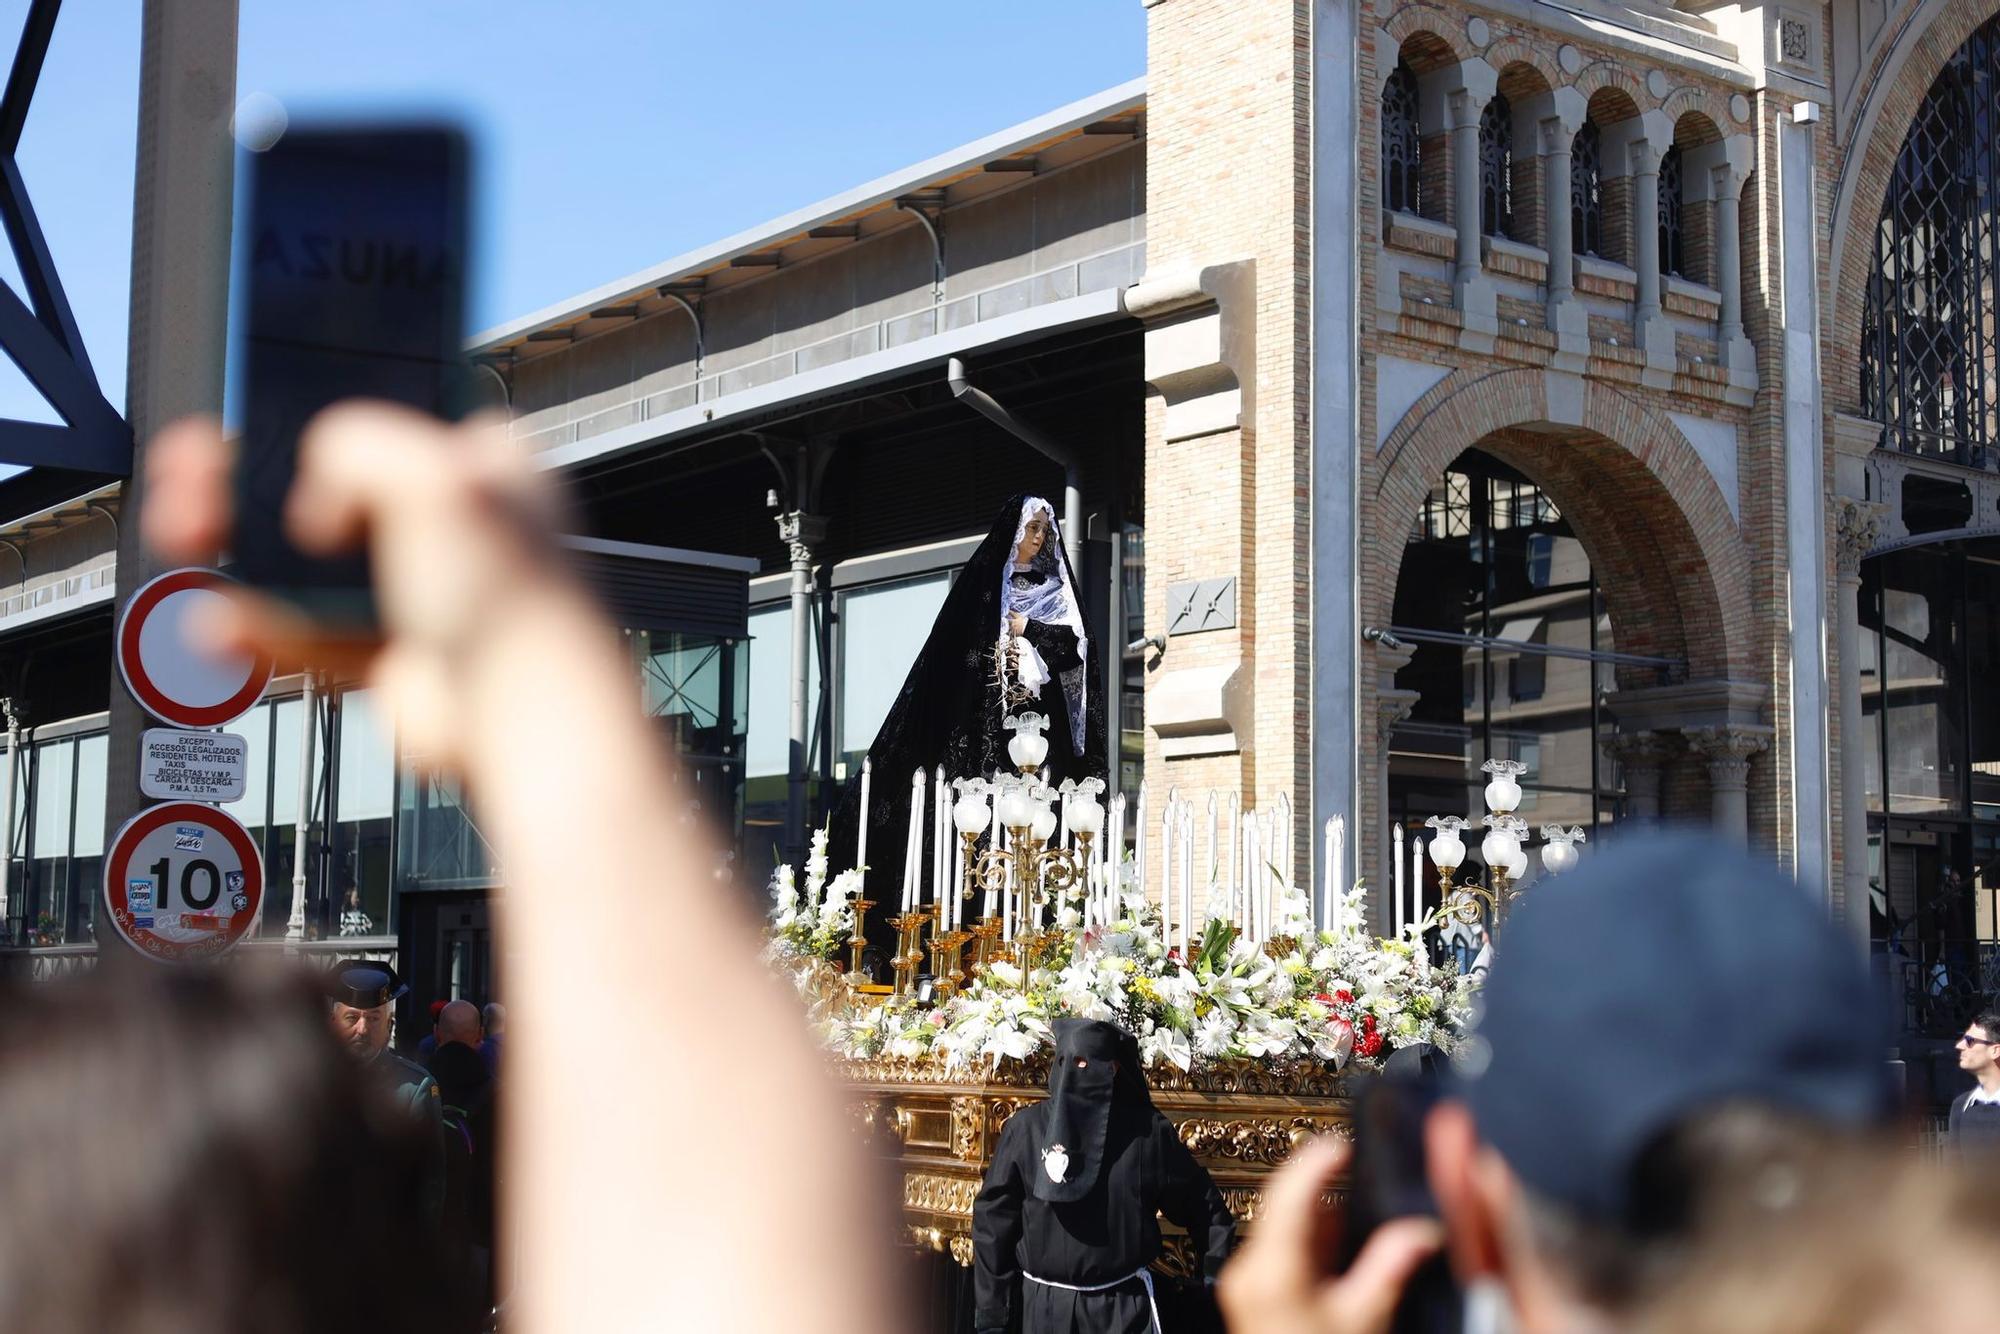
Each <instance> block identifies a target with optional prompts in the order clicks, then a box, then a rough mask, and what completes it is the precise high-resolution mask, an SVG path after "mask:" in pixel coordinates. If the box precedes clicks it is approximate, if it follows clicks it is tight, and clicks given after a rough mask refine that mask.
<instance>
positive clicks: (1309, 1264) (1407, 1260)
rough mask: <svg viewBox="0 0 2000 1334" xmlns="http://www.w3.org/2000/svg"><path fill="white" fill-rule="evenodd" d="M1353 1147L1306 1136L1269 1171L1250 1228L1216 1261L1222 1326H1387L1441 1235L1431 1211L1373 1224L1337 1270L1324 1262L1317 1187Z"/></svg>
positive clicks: (1322, 1332) (1378, 1330)
mask: <svg viewBox="0 0 2000 1334" xmlns="http://www.w3.org/2000/svg"><path fill="white" fill-rule="evenodd" d="M1352 1152H1353V1149H1352V1148H1351V1146H1349V1145H1348V1144H1346V1143H1345V1142H1342V1141H1338V1140H1331V1139H1321V1140H1315V1141H1313V1142H1312V1143H1311V1144H1308V1145H1306V1146H1304V1147H1303V1148H1301V1149H1300V1150H1299V1151H1298V1152H1296V1153H1294V1154H1293V1155H1292V1159H1291V1161H1290V1162H1289V1163H1287V1164H1286V1165H1285V1167H1284V1168H1283V1169H1282V1170H1281V1171H1279V1172H1278V1173H1277V1174H1276V1175H1274V1176H1273V1177H1272V1178H1271V1183H1270V1185H1269V1186H1268V1187H1267V1188H1266V1189H1265V1191H1264V1199H1263V1203H1262V1205H1261V1206H1260V1207H1259V1209H1258V1212H1257V1223H1256V1227H1255V1228H1254V1229H1253V1230H1252V1231H1251V1233H1250V1239H1249V1240H1248V1241H1247V1242H1245V1243H1244V1245H1243V1248H1242V1249H1241V1250H1239V1251H1238V1252H1237V1253H1236V1255H1235V1257H1234V1258H1233V1259H1231V1260H1230V1262H1229V1263H1228V1264H1227V1265H1225V1266H1224V1267H1223V1270H1222V1277H1221V1279H1220V1280H1219V1281H1218V1283H1217V1285H1216V1297H1217V1300H1218V1301H1219V1302H1220V1303H1221V1306H1222V1314H1223V1317H1224V1319H1225V1320H1226V1322H1227V1323H1228V1326H1229V1331H1230V1334H1387V1331H1388V1329H1389V1321H1390V1319H1391V1317H1392V1316H1393V1315H1394V1314H1395V1310H1396V1303H1397V1302H1398V1301H1399V1300H1400V1299H1401V1298H1402V1295H1403V1288H1404V1287H1405V1285H1407V1284H1408V1283H1409V1281H1410V1275H1412V1274H1413V1273H1415V1272H1416V1270H1417V1266H1419V1265H1420V1264H1422V1263H1423V1262H1424V1261H1425V1260H1426V1259H1428V1258H1429V1257H1430V1256H1431V1254H1432V1253H1433V1252H1435V1251H1436V1250H1437V1249H1438V1247H1439V1245H1441V1244H1442V1242H1443V1240H1444V1233H1443V1229H1442V1228H1440V1227H1439V1225H1438V1224H1437V1223H1436V1222H1435V1221H1434V1220H1431V1219H1423V1218H1402V1219H1398V1220H1396V1221H1395V1222H1393V1223H1390V1224H1389V1225H1388V1226H1386V1227H1384V1228H1381V1229H1380V1230H1379V1231H1377V1232H1376V1233H1375V1235H1374V1236H1373V1237H1371V1238H1369V1240H1368V1244H1367V1245H1366V1246H1364V1247H1363V1248H1362V1250H1361V1254H1360V1255H1359V1256H1358V1257H1357V1258H1356V1259H1355V1261H1354V1265H1353V1267H1352V1268H1350V1269H1349V1270H1348V1271H1347V1272H1346V1273H1345V1274H1330V1273H1328V1272H1327V1271H1326V1269H1325V1267H1324V1263H1323V1259H1324V1256H1325V1255H1326V1254H1327V1253H1328V1251H1329V1249H1330V1247H1329V1246H1328V1245H1327V1243H1328V1241H1329V1240H1330V1238H1329V1236H1328V1234H1329V1231H1330V1230H1332V1226H1333V1225H1337V1221H1338V1220H1337V1218H1330V1217H1329V1215H1328V1211H1327V1209H1326V1208H1325V1206H1324V1205H1322V1204H1321V1203H1320V1196H1321V1195H1322V1193H1324V1192H1325V1191H1326V1189H1327V1188H1328V1187H1329V1186H1330V1185H1331V1184H1332V1182H1333V1179H1334V1177H1336V1176H1337V1175H1338V1174H1339V1173H1340V1171H1341V1169H1342V1168H1344V1167H1345V1166H1346V1165H1347V1160H1348V1157H1349V1155H1350V1154H1352Z"/></svg>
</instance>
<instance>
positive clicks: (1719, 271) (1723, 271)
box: [1709, 167, 1743, 348]
mask: <svg viewBox="0 0 2000 1334" xmlns="http://www.w3.org/2000/svg"><path fill="white" fill-rule="evenodd" d="M1709 189H1710V190H1711V192H1713V194H1714V196H1715V288H1716V290H1717V291H1718V292H1720V293H1721V294H1722V314H1721V318H1720V319H1718V320H1717V322H1716V341H1717V342H1719V343H1721V344H1722V345H1723V347H1724V348H1728V347H1729V345H1730V344H1732V343H1736V342H1740V341H1742V338H1743V250H1742V246H1743V224H1742V219H1741V216H1740V215H1741V213H1742V203H1743V201H1742V192H1743V177H1742V175H1741V174H1740V173H1738V172H1736V171H1734V170H1733V169H1731V168H1729V167H1717V168H1715V170H1714V171H1712V172H1711V173H1710V174H1709Z"/></svg>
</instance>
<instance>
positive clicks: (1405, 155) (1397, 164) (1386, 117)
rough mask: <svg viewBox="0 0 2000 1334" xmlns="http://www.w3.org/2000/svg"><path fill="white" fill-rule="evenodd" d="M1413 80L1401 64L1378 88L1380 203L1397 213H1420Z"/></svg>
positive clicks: (1420, 192)
mask: <svg viewBox="0 0 2000 1334" xmlns="http://www.w3.org/2000/svg"><path fill="white" fill-rule="evenodd" d="M1421 153H1422V148H1421V146H1420V136H1419V134H1418V125H1417V76H1416V75H1414V74H1412V73H1411V72H1410V67H1409V66H1408V65H1405V64H1403V63H1402V62H1401V61H1398V62H1396V68H1395V71H1394V72H1393V73H1392V74H1390V75H1389V80H1388V82H1387V83H1385V84H1383V85H1382V199H1383V202H1384V203H1385V204H1387V205H1388V207H1389V208H1391V209H1394V210H1395V211H1396V212H1398V213H1422V212H1423V206H1422V195H1423V173H1422V171H1421V170H1420V166H1421V164H1420V162H1419V157H1420V155H1421Z"/></svg>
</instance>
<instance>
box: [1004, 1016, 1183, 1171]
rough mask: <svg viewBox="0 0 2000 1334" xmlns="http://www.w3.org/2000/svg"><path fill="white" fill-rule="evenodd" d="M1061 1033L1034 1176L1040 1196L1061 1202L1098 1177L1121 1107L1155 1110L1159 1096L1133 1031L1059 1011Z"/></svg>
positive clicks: (1056, 1030)
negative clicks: (1152, 1090)
mask: <svg viewBox="0 0 2000 1334" xmlns="http://www.w3.org/2000/svg"><path fill="white" fill-rule="evenodd" d="M1055 1034H1056V1054H1055V1058H1054V1061H1053V1063H1052V1064H1051V1065H1050V1066H1049V1102H1048V1110H1047V1111H1046V1112H1045V1113H1044V1114H1043V1117H1042V1134H1041V1140H1040V1142H1039V1143H1038V1144H1036V1145H1035V1171H1034V1173H1033V1177H1034V1191H1035V1197H1036V1198H1037V1199H1042V1200H1048V1201H1051V1202H1053V1203H1057V1204H1062V1203H1067V1202H1069V1201H1071V1200H1079V1199H1082V1198H1083V1197H1084V1196H1085V1195H1087V1194H1089V1193H1090V1190H1091V1188H1092V1187H1093V1186H1095V1185H1096V1184H1097V1177H1098V1173H1099V1172H1100V1171H1102V1170H1103V1167H1104V1146H1105V1142H1106V1140H1107V1139H1108V1138H1109V1135H1110V1129H1111V1114H1112V1111H1113V1109H1114V1107H1117V1106H1119V1105H1120V1104H1126V1105H1131V1106H1135V1107H1138V1108H1143V1109H1148V1110H1150V1109H1151V1107H1152V1105H1153V1100H1152V1098H1151V1097H1150V1096H1149V1095H1148V1094H1147V1092H1146V1077H1145V1076H1144V1075H1143V1074H1142V1073H1140V1070H1139V1044H1138V1043H1137V1042H1135V1041H1134V1040H1133V1038H1132V1035H1131V1034H1130V1033H1127V1032H1126V1031H1125V1030H1124V1029H1122V1028H1120V1027H1118V1026H1117V1025H1116V1024H1107V1023H1103V1022H1101V1021H1099V1020H1095V1019H1058V1020H1056V1023H1055ZM1058 1176H1060V1178H1061V1179H1060V1180H1058V1179H1057V1177H1058Z"/></svg>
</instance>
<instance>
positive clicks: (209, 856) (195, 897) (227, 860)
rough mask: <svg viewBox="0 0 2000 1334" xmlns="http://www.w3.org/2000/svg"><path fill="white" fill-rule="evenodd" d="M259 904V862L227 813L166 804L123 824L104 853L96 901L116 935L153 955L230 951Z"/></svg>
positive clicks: (193, 804)
mask: <svg viewBox="0 0 2000 1334" xmlns="http://www.w3.org/2000/svg"><path fill="white" fill-rule="evenodd" d="M263 903H264V860H263V858H262V857H261V856H259V855H258V852H257V844H256V842H255V840H253V839H252V838H251V837H250V831H249V830H247V829H245V828H244V827H243V825H242V824H241V822H239V821H238V820H237V819H236V817H235V816H233V815H230V814H229V813H228V812H226V811H220V810H217V809H216V808H215V807H213V806H203V805H201V804H199V803H197V802H192V801H169V802H165V803H163V804H161V805H158V806H154V807H152V808H150V809H148V810H144V811H141V812H139V814H137V815H135V816H133V817H132V818H131V819H130V820H127V821H126V822H125V825H124V827H123V828H121V829H120V830H119V831H118V835H117V837H116V838H114V839H112V840H111V848H110V850H109V851H108V852H107V853H106V854H105V857H104V906H105V908H106V910H107V914H108V915H109V916H110V918H111V921H112V924H113V925H114V926H115V927H116V928H117V930H118V934H119V935H121V936H123V937H124V938H125V939H126V941H127V942H128V943H129V944H130V945H131V946H132V947H133V948H134V949H136V950H138V951H139V952H140V953H142V954H145V955H147V956H149V957H151V958H154V959H162V960H168V961H172V960H177V959H204V958H213V957H214V956H216V955H218V954H224V953H227V952H228V951H229V950H231V949H233V948H235V946H236V943H237V942H238V941H239V940H241V939H243V937H244V935H245V934H247V933H248V932H249V930H250V928H251V926H252V925H253V924H254V923H255V922H256V920H257V913H258V911H259V910H260V909H261V908H262V906H263Z"/></svg>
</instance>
